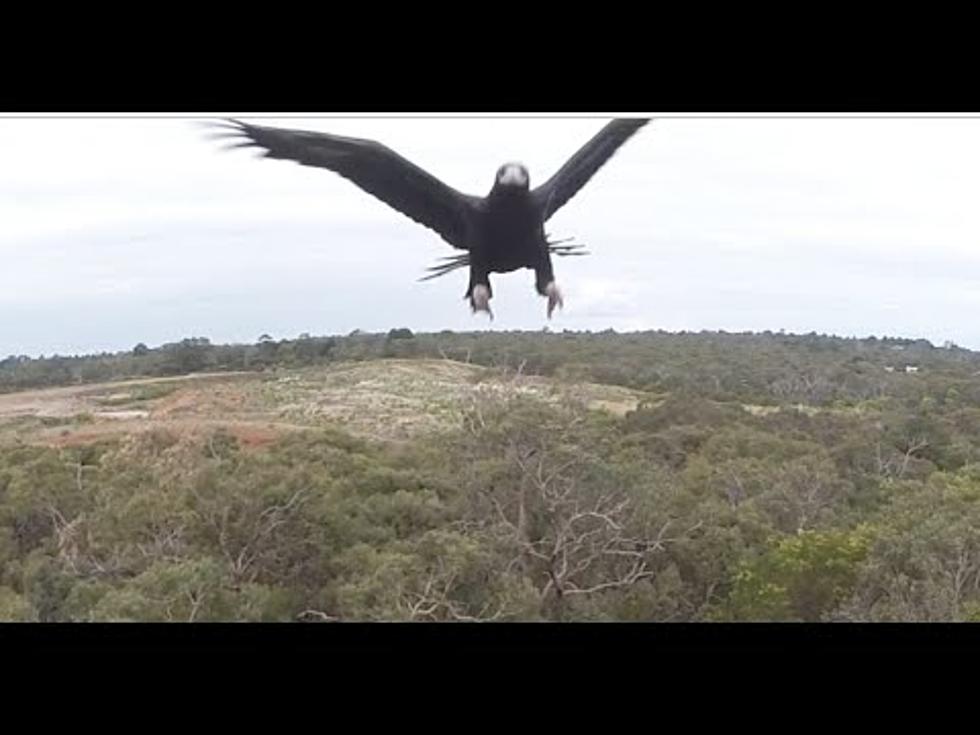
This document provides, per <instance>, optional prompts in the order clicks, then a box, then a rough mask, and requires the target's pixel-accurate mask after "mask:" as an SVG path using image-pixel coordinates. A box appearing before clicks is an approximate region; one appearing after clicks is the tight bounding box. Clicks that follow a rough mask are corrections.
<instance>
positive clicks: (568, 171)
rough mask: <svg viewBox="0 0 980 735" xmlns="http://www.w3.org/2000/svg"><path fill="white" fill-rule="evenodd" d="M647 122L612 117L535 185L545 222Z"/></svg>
mask: <svg viewBox="0 0 980 735" xmlns="http://www.w3.org/2000/svg"><path fill="white" fill-rule="evenodd" d="M648 122H650V121H649V120H648V119H646V118H624V119H617V120H613V121H612V122H610V123H609V124H608V125H606V126H605V127H604V128H603V129H602V130H600V131H599V132H598V133H596V135H595V136H594V137H593V138H592V140H590V141H589V142H588V143H586V144H585V145H584V146H582V147H581V148H580V149H579V150H578V152H577V153H576V154H575V155H574V156H572V157H571V158H570V159H568V161H567V162H566V163H565V165H564V166H562V167H561V168H560V169H559V170H558V172H557V173H556V174H555V175H554V176H552V177H551V178H550V179H548V180H547V181H546V182H545V183H543V184H542V185H541V186H539V187H538V188H536V189H535V190H534V192H533V194H534V197H535V199H536V200H537V201H538V202H539V203H540V204H541V205H542V206H543V207H544V219H545V221H547V220H548V218H549V217H551V216H552V215H553V214H554V213H555V212H557V211H558V210H559V209H561V208H562V207H563V206H565V204H566V203H568V200H569V199H571V198H572V197H573V196H575V195H576V194H577V193H578V192H579V190H580V189H581V188H582V187H583V186H585V185H586V184H587V183H588V182H589V179H591V178H592V177H593V176H594V175H595V173H596V171H598V170H599V169H600V168H602V165H603V164H604V163H605V162H606V161H608V160H609V158H610V157H611V156H612V155H613V153H615V152H616V150H617V149H618V148H619V147H620V146H621V145H623V143H625V142H626V141H627V140H629V139H630V137H632V136H633V134H634V133H636V131H638V130H639V129H640V128H642V127H643V126H644V125H646V124H647V123H648Z"/></svg>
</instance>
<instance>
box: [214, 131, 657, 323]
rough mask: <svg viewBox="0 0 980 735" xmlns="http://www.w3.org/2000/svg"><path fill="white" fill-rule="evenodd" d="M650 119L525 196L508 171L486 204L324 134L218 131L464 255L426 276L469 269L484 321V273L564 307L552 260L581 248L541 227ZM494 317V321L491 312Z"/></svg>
mask: <svg viewBox="0 0 980 735" xmlns="http://www.w3.org/2000/svg"><path fill="white" fill-rule="evenodd" d="M648 122H649V120H647V119H642V118H640V119H633V118H630V119H616V120H612V121H611V122H609V123H608V124H607V125H606V126H604V127H603V128H602V129H601V130H600V131H599V132H598V133H596V135H595V136H594V137H593V138H592V139H591V140H589V141H588V142H587V143H586V144H585V145H583V146H582V147H581V148H580V149H579V150H578V151H577V152H576V153H575V155H573V156H572V157H571V158H570V159H568V161H567V162H566V163H565V164H564V165H563V166H562V167H561V168H560V169H559V170H558V171H557V172H556V173H555V174H554V175H553V176H552V177H551V178H550V179H548V180H547V181H546V182H545V183H543V184H541V185H540V186H538V187H537V188H535V189H531V188H530V177H529V176H528V172H527V169H526V168H525V167H524V166H523V165H521V164H519V163H507V164H504V165H503V166H501V167H500V168H499V169H498V170H497V175H496V178H495V180H494V183H493V187H492V188H491V190H490V192H489V193H488V194H487V196H485V197H478V196H472V195H469V194H464V193H461V192H459V191H457V190H456V189H454V188H452V187H450V186H448V185H447V184H445V183H443V182H442V181H440V180H439V179H437V178H436V177H434V176H433V175H432V174H430V173H428V172H427V171H424V170H423V169H421V168H419V167H418V166H416V165H415V164H413V163H412V162H411V161H408V160H406V159H405V158H403V157H402V156H400V155H399V154H398V153H396V152H395V151H393V150H391V149H390V148H388V147H387V146H385V145H383V144H381V143H379V142H377V141H373V140H363V139H359V138H348V137H342V136H339V135H330V134H328V133H318V132H311V131H303V130H289V129H282V128H271V127H264V126H260V125H251V124H248V123H244V122H241V121H239V120H229V121H226V122H225V123H224V131H223V132H224V134H226V135H231V136H233V137H235V138H239V139H240V140H239V141H238V142H236V143H235V144H234V145H233V146H232V147H257V148H259V149H261V150H262V151H263V155H264V156H265V157H267V158H275V159H283V160H290V161H294V162H296V163H299V164H302V165H304V166H314V167H317V168H324V169H327V170H330V171H333V172H334V173H337V174H339V175H340V176H343V177H344V178H346V179H348V180H349V181H351V182H352V183H353V184H355V185H357V186H358V187H360V188H361V189H362V190H364V191H365V192H367V193H369V194H371V195H373V196H375V197H377V198H378V199H380V200H381V201H383V202H385V203H386V204H388V205H389V206H390V207H392V208H394V209H396V210H398V211H399V212H401V213H402V214H404V215H406V216H407V217H409V218H410V219H412V220H414V221H415V222H417V223H419V224H421V225H423V226H425V227H428V228H429V229H431V230H432V231H434V232H436V233H437V234H438V235H439V236H440V237H441V238H442V239H443V240H445V241H446V242H447V243H448V244H449V245H451V246H452V247H454V248H456V249H458V250H462V251H464V252H463V253H462V254H460V255H457V256H450V257H448V258H446V259H444V262H442V263H440V264H439V265H436V266H434V267H433V268H430V269H429V270H430V275H429V276H427V278H426V279H423V280H427V279H429V278H435V277H438V276H442V275H445V274H446V273H449V272H450V271H452V270H455V269H456V268H461V267H468V268H469V271H470V282H469V288H467V290H466V295H465V298H468V299H469V300H470V304H471V306H472V308H473V310H474V311H486V312H488V313H490V306H489V301H490V298H491V297H492V291H491V288H490V274H491V273H508V272H511V271H515V270H518V269H520V268H528V269H531V270H534V272H535V287H536V289H537V292H538V293H539V294H541V295H542V296H545V297H547V298H548V316H549V317H551V314H552V312H553V311H554V309H555V307H556V306H560V305H561V304H562V296H561V292H560V291H559V290H558V287H557V285H556V284H555V277H554V271H553V268H552V262H551V256H552V255H558V256H565V255H581V254H583V251H582V250H581V246H577V245H565V244H561V243H559V242H549V241H548V238H547V235H546V234H545V230H544V225H545V223H546V222H547V221H548V220H549V219H550V218H551V217H552V216H553V215H554V214H555V212H557V211H558V210H559V209H561V207H563V206H565V204H567V203H568V202H569V200H571V199H572V197H574V196H575V195H576V194H577V193H578V192H579V191H581V189H582V187H584V186H585V185H586V184H587V183H588V182H589V180H590V179H591V178H592V177H593V176H594V175H595V174H596V172H597V171H598V170H599V169H600V168H601V167H602V166H603V164H605V163H606V162H607V161H608V160H609V159H610V158H611V157H612V155H613V154H614V153H615V152H616V151H617V150H618V149H619V147H620V146H622V145H623V144H624V143H625V142H626V141H627V140H629V138H630V137H632V136H633V135H634V134H635V133H636V132H637V131H638V130H639V129H640V128H642V127H643V126H644V125H646V124H647V123H648ZM491 316H492V314H491Z"/></svg>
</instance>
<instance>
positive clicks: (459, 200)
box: [222, 120, 480, 250]
mask: <svg viewBox="0 0 980 735" xmlns="http://www.w3.org/2000/svg"><path fill="white" fill-rule="evenodd" d="M222 127H223V130H224V134H225V135H227V136H229V137H235V138H243V140H241V141H240V142H239V143H237V144H235V145H234V146H232V147H242V148H245V147H256V148H261V149H264V154H263V155H264V156H265V157H266V158H278V159H284V160H291V161H295V162H297V163H299V164H302V165H304V166H316V167H318V168H325V169H328V170H330V171H333V172H334V173H337V174H339V175H341V176H343V177H344V178H345V179H348V180H349V181H351V182H353V183H354V184H356V185H357V186H358V187H360V188H361V189H363V190H364V191H366V192H367V193H369V194H371V195H373V196H375V197H377V198H378V199H380V200H381V201H383V202H384V203H385V204H387V205H388V206H390V207H392V208H394V209H396V210H398V211H399V212H401V213H402V214H404V215H406V216H407V217H409V218H411V219H412V220H414V221H415V222H418V223H419V224H421V225H424V226H425V227H428V228H429V229H431V230H434V231H435V232H437V233H438V234H439V235H440V236H441V237H442V239H443V240H445V241H446V242H448V243H449V244H450V245H452V246H453V247H456V248H460V249H463V250H465V249H466V247H467V245H466V231H467V221H468V219H469V217H470V214H471V212H472V211H473V209H474V208H475V207H476V206H477V204H478V202H479V201H480V200H479V199H478V198H477V197H472V196H468V195H466V194H462V193H460V192H458V191H456V190H455V189H453V188H452V187H450V186H448V185H447V184H445V183H443V182H442V181H440V180H439V179H437V178H436V177H435V176H433V175H432V174H430V173H428V172H427V171H425V170H423V169H422V168H419V167H418V166H416V165H415V164H413V163H412V162H411V161H408V160H406V159H405V158H403V157H402V156H400V155H398V154H397V153H395V152H394V151H393V150H391V149H390V148H388V147H387V146H384V145H382V144H381V143H378V142H376V141H373V140H362V139H359V138H346V137H342V136H339V135H330V134H328V133H318V132H312V131H306V130H289V129H284V128H270V127H264V126H260V125H250V124H248V123H244V122H241V121H240V120H227V121H225V122H224V124H223V126H222Z"/></svg>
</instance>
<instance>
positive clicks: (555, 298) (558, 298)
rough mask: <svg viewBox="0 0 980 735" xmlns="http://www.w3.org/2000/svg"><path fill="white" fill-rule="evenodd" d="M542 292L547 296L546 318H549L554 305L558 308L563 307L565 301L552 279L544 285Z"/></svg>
mask: <svg viewBox="0 0 980 735" xmlns="http://www.w3.org/2000/svg"><path fill="white" fill-rule="evenodd" d="M544 292H545V294H546V295H547V296H548V318H549V319H551V315H552V313H553V312H554V310H555V307H556V306H557V307H558V308H559V309H563V308H565V301H564V299H563V298H562V295H561V291H560V290H559V288H558V286H557V285H556V284H555V282H554V281H552V282H551V283H549V284H548V285H547V286H545V289H544Z"/></svg>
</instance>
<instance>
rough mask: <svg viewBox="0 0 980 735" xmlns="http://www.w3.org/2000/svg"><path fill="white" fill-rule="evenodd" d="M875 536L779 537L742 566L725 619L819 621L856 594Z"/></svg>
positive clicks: (860, 530)
mask: <svg viewBox="0 0 980 735" xmlns="http://www.w3.org/2000/svg"><path fill="white" fill-rule="evenodd" d="M870 542H871V536H870V531H869V529H867V528H864V527H861V528H858V529H856V530H854V531H851V532H839V531H833V532H823V533H822V532H818V531H804V532H802V533H800V534H798V535H796V536H790V537H786V538H780V539H778V540H776V541H775V542H774V543H772V544H771V546H770V548H768V549H766V551H765V552H763V554H762V555H761V556H759V557H758V558H756V559H752V560H749V561H746V562H743V563H742V564H741V565H740V567H739V569H738V571H737V572H736V574H735V583H734V585H733V588H732V593H731V597H730V599H729V601H728V605H727V609H726V615H725V617H727V618H729V619H732V620H757V621H804V622H816V621H819V620H822V619H824V617H825V616H826V615H827V614H828V613H832V612H833V611H834V610H835V609H836V608H837V606H838V604H839V603H840V602H841V601H842V600H844V599H845V598H846V597H847V596H848V595H850V594H851V593H852V592H853V589H854V585H855V583H856V580H857V577H858V572H859V565H860V563H861V562H862V561H863V560H864V559H865V557H866V556H867V553H868V546H869V544H870Z"/></svg>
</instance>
